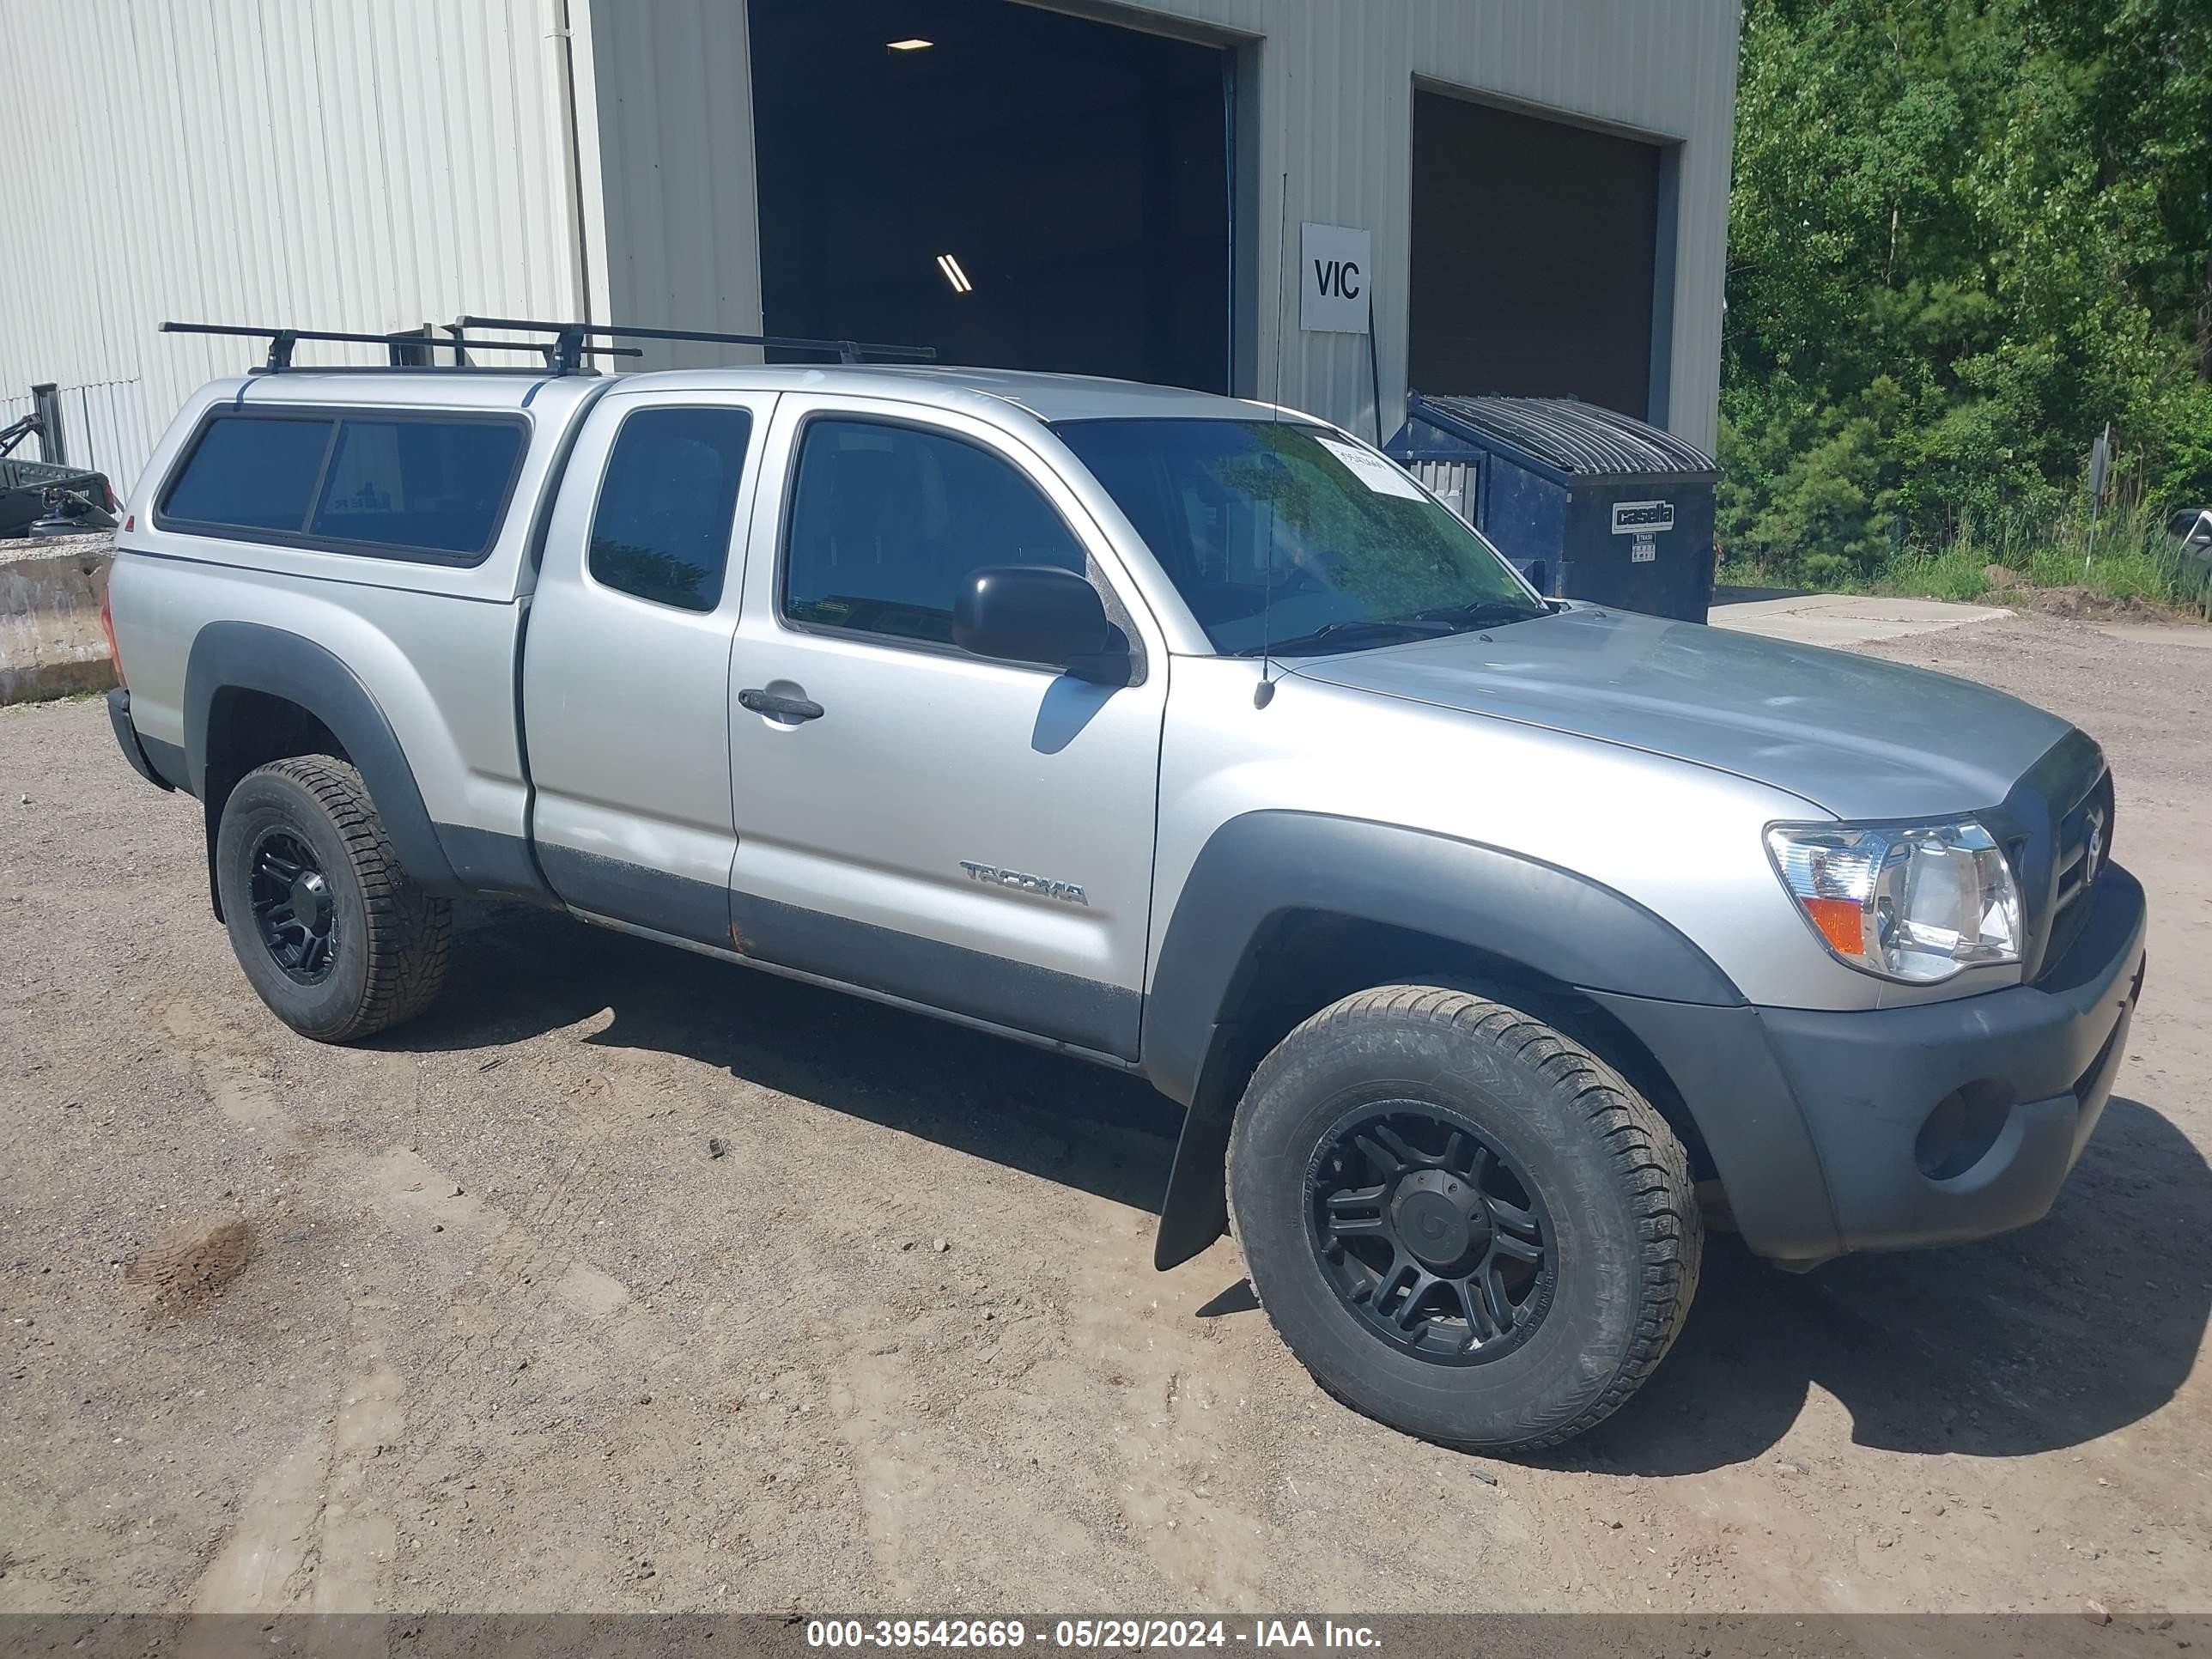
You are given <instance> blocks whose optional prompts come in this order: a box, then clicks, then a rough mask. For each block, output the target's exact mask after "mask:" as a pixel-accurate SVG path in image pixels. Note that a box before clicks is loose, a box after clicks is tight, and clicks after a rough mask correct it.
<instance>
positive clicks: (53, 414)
mask: <svg viewBox="0 0 2212 1659" xmlns="http://www.w3.org/2000/svg"><path fill="white" fill-rule="evenodd" d="M31 408H32V410H33V412H34V413H36V414H37V416H38V417H39V459H40V460H42V461H52V463H53V464H54V465H56V466H66V465H69V449H68V446H67V445H66V444H64V442H63V441H62V398H61V388H60V387H59V386H56V385H55V384H54V383H53V382H52V380H48V381H46V382H45V383H44V384H43V385H40V386H33V387H32V388H31Z"/></svg>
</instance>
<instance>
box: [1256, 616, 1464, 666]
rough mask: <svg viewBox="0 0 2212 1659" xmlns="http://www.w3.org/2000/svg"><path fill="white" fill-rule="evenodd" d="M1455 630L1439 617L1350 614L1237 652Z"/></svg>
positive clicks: (1298, 649)
mask: <svg viewBox="0 0 2212 1659" xmlns="http://www.w3.org/2000/svg"><path fill="white" fill-rule="evenodd" d="M1453 631H1454V630H1453V628H1452V624H1451V623H1448V622H1446V621H1444V620H1443V618H1442V617H1345V618H1344V619H1343V620H1341V621H1340V622H1333V623H1328V624H1326V625H1325V626H1323V627H1320V628H1316V629H1314V630H1313V632H1312V633H1310V634H1294V635H1291V637H1290V638H1289V639H1286V640H1271V641H1268V642H1267V644H1265V645H1248V646H1246V647H1244V648H1243V650H1242V651H1239V652H1237V655H1238V656H1240V657H1260V656H1266V655H1267V654H1269V653H1274V654H1276V655H1278V656H1298V655H1302V654H1303V653H1306V652H1309V651H1322V650H1326V649H1327V648H1328V647H1330V646H1332V645H1352V644H1356V643H1359V642H1362V641H1365V642H1380V641H1383V640H1394V639H1407V640H1432V639H1437V638H1439V637H1441V636H1442V635H1446V634H1449V633H1451V632H1453Z"/></svg>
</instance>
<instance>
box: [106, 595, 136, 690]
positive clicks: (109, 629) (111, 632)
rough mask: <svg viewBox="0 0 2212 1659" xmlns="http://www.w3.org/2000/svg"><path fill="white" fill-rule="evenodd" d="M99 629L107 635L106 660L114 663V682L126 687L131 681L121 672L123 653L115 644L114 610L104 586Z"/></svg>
mask: <svg viewBox="0 0 2212 1659" xmlns="http://www.w3.org/2000/svg"><path fill="white" fill-rule="evenodd" d="M100 632H101V633H103V634H105V635H107V660H108V661H109V662H110V663H112V664H113V665H114V667H115V683H116V684H118V685H120V686H125V687H128V686H129V685H130V684H131V682H130V680H129V679H128V678H125V675H124V672H123V653H122V652H121V651H120V650H118V648H117V647H116V644H115V611H114V607H113V605H112V602H111V601H110V599H109V596H108V592H107V590H106V588H102V589H101V590H100Z"/></svg>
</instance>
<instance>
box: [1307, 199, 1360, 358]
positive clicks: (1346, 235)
mask: <svg viewBox="0 0 2212 1659" xmlns="http://www.w3.org/2000/svg"><path fill="white" fill-rule="evenodd" d="M1374 240H1375V239H1374V237H1373V235H1372V234H1370V232H1367V231H1364V230H1360V229H1358V228H1355V227H1353V226H1351V225H1315V224H1301V225H1300V226H1299V227H1298V326H1299V327H1300V328H1304V329H1311V330H1314V331H1317V332H1322V333H1330V334H1364V333H1366V332H1367V314H1368V299H1367V288H1368V284H1369V283H1370V281H1371V280H1372V269H1373V263H1374V262H1373V252H1374Z"/></svg>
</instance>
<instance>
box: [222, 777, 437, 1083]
mask: <svg viewBox="0 0 2212 1659" xmlns="http://www.w3.org/2000/svg"><path fill="white" fill-rule="evenodd" d="M216 885H217V888H218V890H219V891H220V892H221V894H222V915H223V921H224V925H225V926H226V927H228V928H229V930H230V944H231V949H232V950H233V951H235V952H237V955H238V963H239V966H240V967H241V968H243V969H245V970H246V978H247V979H248V980H250V981H252V985H253V988H254V989H255V990H256V991H258V992H259V993H260V994H261V1000H263V1001H264V1002H265V1003H267V1004H268V1005H269V1007H270V1012H273V1013H274V1014H275V1015H276V1018H279V1019H281V1020H283V1022H284V1023H285V1024H287V1025H289V1026H290V1027H291V1028H292V1029H293V1030H295V1031H297V1032H299V1033H300V1035H301V1036H308V1037H313V1038H314V1039H315V1040H316V1041H317V1042H352V1041H353V1040H355V1039H356V1038H358V1037H364V1036H370V1035H372V1034H373V1033H374V1032H377V1031H381V1030H386V1028H388V1027H390V1026H393V1025H397V1024H399V1023H400V1022H401V1021H402V1020H406V1019H411V1018H414V1017H415V1016H416V1014H418V1013H420V1012H422V1010H423V1009H425V1008H427V1007H428V1006H429V1005H430V1003H431V1002H432V1000H434V999H435V998H436V996H437V994H438V992H439V990H440V989H441V987H443V985H444V984H445V980H446V962H447V951H448V947H449V946H450V944H451V942H452V938H453V908H452V906H450V905H449V904H447V902H446V901H445V900H443V899H441V898H436V897H434V896H431V895H429V894H428V893H425V892H423V891H422V890H421V889H420V888H419V887H417V886H416V884H415V883H414V882H413V881H412V880H411V879H410V878H409V877H408V875H407V872H405V871H404V869H402V868H401V867H400V863H399V859H398V854H395V853H394V852H393V851H392V843H391V842H390V840H389V839H388V838H387V837H386V835H385V832H384V823H383V820H382V819H381V818H380V817H378V815H377V811H376V805H375V803H374V801H372V800H371V799H369V793H368V785H367V784H365V783H363V782H362V776H361V774H360V773H358V772H356V770H354V769H353V768H352V767H350V766H349V765H347V764H346V763H344V762H343V761H341V760H336V759H333V758H331V757H329V756H327V755H307V756H301V757H295V758H293V759H290V760H280V761H272V762H270V763H269V764H268V765H266V766H264V767H261V768H259V769H257V770H255V771H252V772H249V773H248V774H247V775H246V776H245V777H244V778H243V779H241V780H240V782H239V785H238V787H236V788H235V789H234V790H232V791H231V792H230V795H229V798H228V799H227V800H225V801H224V803H223V808H222V827H221V828H220V829H218V830H217V831H216Z"/></svg>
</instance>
